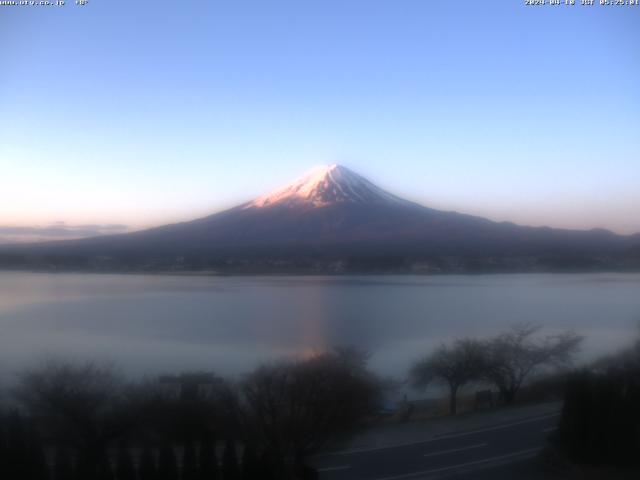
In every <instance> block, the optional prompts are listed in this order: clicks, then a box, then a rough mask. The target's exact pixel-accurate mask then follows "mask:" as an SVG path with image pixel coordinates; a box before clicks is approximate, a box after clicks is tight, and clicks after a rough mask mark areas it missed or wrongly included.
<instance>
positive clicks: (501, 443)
mask: <svg viewBox="0 0 640 480" xmlns="http://www.w3.org/2000/svg"><path fill="white" fill-rule="evenodd" d="M558 418H559V414H557V413H552V414H546V415H541V416H536V417H533V418H525V419H520V420H517V421H513V422H510V423H504V424H498V425H493V426H488V427H484V428H480V429H476V430H471V431H467V432H461V433H454V434H449V435H443V436H440V437H438V438H432V439H429V440H422V441H416V442H411V443H404V444H397V445H395V446H386V447H377V448H363V449H354V450H351V451H343V452H337V453H332V454H327V455H322V456H319V457H317V458H316V459H315V465H316V466H317V467H318V468H319V470H320V478H321V479H322V480H346V479H349V480H351V479H354V480H404V479H407V480H410V479H414V480H418V479H428V478H441V477H445V476H451V475H454V474H468V472H469V471H474V470H477V469H482V468H489V467H495V466H496V465H504V464H505V463H509V462H514V461H521V460H523V459H526V458H530V457H532V456H535V455H536V454H537V453H538V452H539V451H540V449H541V448H542V447H543V446H544V445H545V443H546V441H547V438H548V437H549V435H550V433H551V432H552V431H553V430H554V429H555V426H556V423H557V421H558Z"/></svg>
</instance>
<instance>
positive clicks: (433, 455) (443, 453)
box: [424, 443, 489, 457]
mask: <svg viewBox="0 0 640 480" xmlns="http://www.w3.org/2000/svg"><path fill="white" fill-rule="evenodd" d="M487 445H489V444H488V443H478V444H477V445H469V446H468V447H460V448H451V449H449V450H440V451H439V452H431V453H425V454H424V456H425V457H435V456H438V455H446V454H447V453H454V452H462V451H464V450H471V449H474V448H481V447H486V446H487Z"/></svg>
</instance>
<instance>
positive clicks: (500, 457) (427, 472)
mask: <svg viewBox="0 0 640 480" xmlns="http://www.w3.org/2000/svg"><path fill="white" fill-rule="evenodd" d="M540 450H542V447H537V448H528V449H526V450H520V451H518V452H513V453H508V454H506V455H498V456H496V457H489V458H485V459H483V460H476V461H473V462H466V463H459V464H458V465H451V466H449V467H442V468H434V469H432V470H423V471H421V472H411V473H405V474H402V475H395V476H393V477H383V478H377V479H376V480H403V479H405V478H414V477H420V476H423V475H432V474H435V473H442V472H446V471H449V470H456V469H460V468H465V467H471V466H474V465H482V464H483V463H491V462H501V461H505V460H510V459H512V458H516V457H520V456H527V455H532V454H535V453H538V452H539V451H540Z"/></svg>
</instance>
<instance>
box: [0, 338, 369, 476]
mask: <svg viewBox="0 0 640 480" xmlns="http://www.w3.org/2000/svg"><path fill="white" fill-rule="evenodd" d="M379 394H380V383H379V381H378V380H377V379H376V378H375V377H374V376H373V375H372V374H371V373H370V372H369V371H368V370H367V368H366V356H365V355H364V354H362V353H360V352H356V351H354V350H339V351H335V352H331V353H325V354H321V355H317V356H315V357H313V358H310V359H307V360H304V361H289V362H281V363H278V364H273V365H269V366H263V367H260V368H258V369H256V370H255V371H254V372H253V373H251V374H250V375H248V376H247V377H246V378H244V379H243V380H242V381H240V382H238V383H231V382H228V381H225V380H223V379H221V378H218V377H215V376H213V375H209V374H187V375H179V376H165V377H161V378H160V379H159V380H154V381H145V382H140V383H127V382H125V381H124V380H123V379H122V378H121V377H120V376H119V375H118V374H117V372H116V371H115V370H114V369H113V368H110V367H105V366H100V365H96V364H83V365H78V364H69V363H56V362H53V363H48V364H46V365H42V366H40V367H39V368H36V369H33V370H31V371H29V372H26V373H25V374H24V375H22V377H21V380H20V384H19V386H18V387H17V389H16V392H15V395H14V398H15V400H14V403H13V405H8V406H6V407H5V408H4V410H3V413H2V414H1V415H0V477H1V478H11V479H24V480H44V479H52V480H62V479H64V480H76V479H77V480H80V479H81V480H91V479H100V480H103V479H104V480H107V479H117V480H134V479H136V478H139V479H140V480H177V479H179V478H180V479H183V480H204V479H207V480H212V479H220V480H240V479H243V480H245V479H247V480H249V479H258V478H259V479H273V480H276V479H278V480H279V479H293V478H297V479H305V478H316V477H315V472H314V471H313V469H311V468H309V467H307V466H306V465H305V463H304V459H305V457H307V456H308V455H310V454H312V453H313V452H315V451H317V450H318V449H319V448H321V447H322V446H324V445H325V444H326V443H327V442H328V441H330V440H331V439H333V438H334V437H335V436H336V435H339V434H340V433H343V432H345V431H348V430H350V429H352V428H353V427H354V426H355V425H356V424H357V423H358V422H360V421H361V420H362V419H364V418H365V417H366V416H368V415H369V414H371V413H372V412H373V411H374V409H375V407H376V405H377V404H378V402H379Z"/></svg>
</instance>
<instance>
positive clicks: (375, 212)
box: [0, 165, 640, 272]
mask: <svg viewBox="0 0 640 480" xmlns="http://www.w3.org/2000/svg"><path fill="white" fill-rule="evenodd" d="M638 246H640V237H639V236H638V235H635V236H621V235H616V234H614V233H612V232H609V231H606V230H601V229H595V230H588V231H581V230H564V229H552V228H546V227H525V226H519V225H515V224H512V223H506V222H502V223H499V222H494V221H491V220H487V219H485V218H481V217H476V216H471V215H464V214H461V213H457V212H445V211H441V210H435V209H432V208H428V207H425V206H422V205H419V204H417V203H413V202H410V201H408V200H405V199H402V198H400V197H398V196H396V195H394V194H392V193H389V192H387V191H385V190H383V189H382V188H380V187H378V186H376V185H374V184H373V183H372V182H370V181H369V180H367V179H366V178H364V177H362V176H360V175H359V174H357V173H355V172H353V171H352V170H349V169H348V168H346V167H344V166H341V165H330V166H321V167H316V168H314V169H313V170H312V171H311V172H309V173H308V174H307V175H304V176H303V177H301V178H300V179H298V180H295V181H294V182H292V183H290V184H288V185H286V186H284V187H283V188H280V189H278V190H276V191H274V192H271V193H269V194H267V195H263V196H260V197H257V198H255V199H253V200H251V201H249V202H246V203H244V204H242V205H239V206H237V207H234V208H231V209H229V210H225V211H222V212H219V213H216V214H213V215H210V216H208V217H205V218H201V219H197V220H192V221H189V222H184V223H177V224H171V225H165V226H162V227H156V228H152V229H148V230H144V231H139V232H134V233H128V234H120V235H110V236H101V237H93V238H85V239H80V240H68V241H61V242H47V243H39V244H30V245H14V246H12V247H5V248H3V249H2V250H0V266H4V267H7V266H9V267H11V266H14V267H24V266H31V267H36V268H43V267H47V268H83V269H84V268H87V269H96V268H97V269H133V270H138V269H151V270H153V269H157V270H166V269H172V270H215V271H221V272H226V271H228V272H263V271H268V272H336V271H347V272H348V271H383V272H387V271H469V270H474V271H477V270H480V271H487V270H491V271H493V270H499V271H504V270H508V271H521V270H525V271H529V270H551V269H567V268H571V269H575V268H590V269H593V268H603V269H611V268H628V267H629V265H633V268H637V267H638V266H639V265H640V261H639V260H638V258H639V257H640V249H638Z"/></svg>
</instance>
